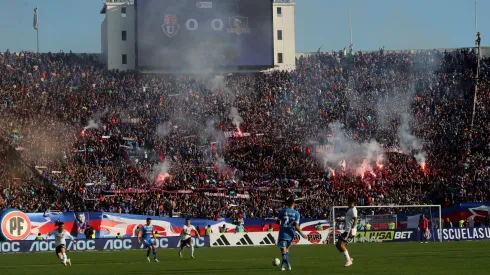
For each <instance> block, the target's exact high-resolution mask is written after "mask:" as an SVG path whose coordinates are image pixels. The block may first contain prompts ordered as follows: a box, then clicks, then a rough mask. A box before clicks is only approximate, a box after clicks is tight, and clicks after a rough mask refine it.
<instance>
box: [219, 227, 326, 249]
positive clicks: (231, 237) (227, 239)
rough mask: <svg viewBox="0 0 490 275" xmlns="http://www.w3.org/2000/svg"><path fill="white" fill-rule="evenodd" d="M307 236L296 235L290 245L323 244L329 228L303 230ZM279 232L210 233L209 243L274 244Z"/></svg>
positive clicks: (225, 244) (220, 244)
mask: <svg viewBox="0 0 490 275" xmlns="http://www.w3.org/2000/svg"><path fill="white" fill-rule="evenodd" d="M303 232H304V233H305V234H306V235H307V238H306V239H303V238H300V237H298V236H296V238H294V240H293V242H292V245H311V244H323V243H324V242H325V241H326V240H327V238H328V236H329V234H330V230H329V229H327V230H323V231H303ZM278 235H279V232H277V231H276V232H251V233H236V234H234V233H233V234H230V233H227V234H211V236H210V244H211V246H212V247H216V246H220V247H228V246H265V245H276V244H277V238H278Z"/></svg>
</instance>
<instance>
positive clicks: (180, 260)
mask: <svg viewBox="0 0 490 275" xmlns="http://www.w3.org/2000/svg"><path fill="white" fill-rule="evenodd" d="M29 3H31V2H29ZM26 5H27V4H26ZM45 5H46V4H45ZM301 5H306V3H305V2H304V1H296V2H294V1H290V0H213V1H198V0H136V1H116V0H107V1H105V3H102V8H101V10H100V16H102V17H103V21H102V23H101V25H100V41H101V45H100V53H93V54H78V53H72V52H69V53H65V52H59V53H51V52H44V51H43V50H42V47H41V50H40V44H39V36H40V35H41V41H43V40H42V35H43V32H42V31H41V32H40V31H39V30H40V29H41V30H42V26H43V25H42V23H43V19H42V18H43V17H42V16H43V6H41V4H40V6H39V9H38V7H35V6H33V8H35V9H34V19H33V26H31V25H30V24H31V21H30V18H29V28H30V29H32V27H34V31H35V32H36V35H37V37H36V40H37V50H36V51H28V50H19V51H14V50H12V51H11V50H7V49H6V48H5V47H6V46H5V45H10V44H8V43H7V41H5V45H2V44H3V43H4V42H2V41H0V49H2V51H1V52H0V99H2V101H1V102H0V145H1V146H0V272H1V274H135V273H139V274H162V273H163V274H275V273H277V272H280V271H281V269H282V270H284V271H289V272H290V273H296V274H316V273H320V272H330V273H334V274H351V273H361V274H394V273H397V274H461V273H462V272H471V273H473V274H487V273H488V271H485V270H487V269H489V268H490V264H489V263H488V257H487V251H488V249H489V248H490V245H489V244H488V242H487V241H486V240H489V239H490V185H489V183H490V174H489V171H490V170H489V167H490V166H489V165H490V162H489V160H490V144H489V138H488V137H489V134H490V133H489V132H490V128H489V120H487V119H488V110H489V108H490V105H489V102H490V100H489V99H490V98H489V97H490V93H489V92H490V70H489V69H488V64H489V62H490V58H489V56H490V48H489V47H483V46H482V45H481V44H482V43H483V42H482V39H484V38H485V33H483V31H482V32H481V34H480V32H479V31H478V27H477V24H476V22H478V21H477V16H476V14H477V12H476V11H477V8H476V7H477V3H476V1H475V30H474V34H473V32H472V36H471V37H473V38H472V39H473V40H472V41H470V43H471V45H473V46H472V47H470V48H437V49H428V50H416V49H414V50H389V49H385V48H384V47H382V48H380V49H379V50H375V51H372V50H371V51H369V50H366V51H364V50H362V49H356V48H354V44H353V35H352V28H353V27H352V23H350V24H347V25H348V26H349V29H350V33H349V34H350V35H349V38H350V41H348V42H349V43H346V44H348V45H347V47H345V48H343V49H340V50H339V49H337V50H334V51H331V52H322V51H321V47H320V48H318V47H317V46H314V48H318V50H317V51H309V52H298V51H297V50H296V49H297V46H296V43H297V40H298V39H297V37H298V33H299V32H307V31H306V30H303V29H300V28H298V27H297V26H296V25H295V22H296V21H297V20H298V19H295V16H296V14H297V12H296V10H295V9H296V8H298V6H301ZM354 8H355V7H354ZM23 9H24V7H23ZM97 11H98V10H97ZM97 11H95V12H97ZM29 12H30V13H29V16H32V13H31V12H32V11H31V10H30V11H29ZM471 12H472V11H471ZM67 14H69V11H67ZM346 14H347V16H346V18H348V19H349V17H350V16H349V13H346ZM0 15H1V13H0ZM66 17H69V15H66ZM45 20H46V21H48V20H47V19H45ZM301 20H305V18H304V17H301ZM24 21H25V20H24ZM346 21H351V20H346ZM22 24H23V23H22ZM480 28H481V27H480ZM483 29H484V28H483ZM98 31H99V30H90V32H92V33H93V32H98ZM472 31H473V30H472ZM19 37H21V35H19ZM10 38H12V40H15V37H9V39H10ZM60 41H61V38H60ZM41 45H42V44H41ZM23 47H26V46H23ZM4 48H5V49H4ZM278 247H279V248H278ZM179 248H180V250H179ZM194 248H195V250H194ZM289 248H291V251H290V252H289ZM339 251H340V252H339ZM194 253H195V254H194ZM289 253H290V254H289ZM55 254H56V255H55ZM144 254H146V257H145V255H144ZM157 255H158V256H157ZM289 259H290V260H291V261H289ZM354 259H355V261H354ZM271 261H272V264H271Z"/></svg>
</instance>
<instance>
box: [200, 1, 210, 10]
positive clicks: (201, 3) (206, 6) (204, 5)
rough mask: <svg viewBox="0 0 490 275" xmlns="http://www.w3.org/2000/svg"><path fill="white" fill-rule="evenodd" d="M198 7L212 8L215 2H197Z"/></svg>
mask: <svg viewBox="0 0 490 275" xmlns="http://www.w3.org/2000/svg"><path fill="white" fill-rule="evenodd" d="M196 7H197V8H198V9H212V8H213V2H197V3H196Z"/></svg>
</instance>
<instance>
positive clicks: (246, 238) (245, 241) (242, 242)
mask: <svg viewBox="0 0 490 275" xmlns="http://www.w3.org/2000/svg"><path fill="white" fill-rule="evenodd" d="M253 244H254V242H252V240H251V239H250V237H249V236H248V234H245V236H243V238H241V239H240V240H239V241H238V242H237V243H236V245H253Z"/></svg>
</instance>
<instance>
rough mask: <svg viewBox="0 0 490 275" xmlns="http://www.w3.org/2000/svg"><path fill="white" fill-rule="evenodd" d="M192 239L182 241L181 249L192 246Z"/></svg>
mask: <svg viewBox="0 0 490 275" xmlns="http://www.w3.org/2000/svg"><path fill="white" fill-rule="evenodd" d="M191 242H192V238H187V239H185V240H181V241H180V247H181V248H184V247H186V246H191Z"/></svg>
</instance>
